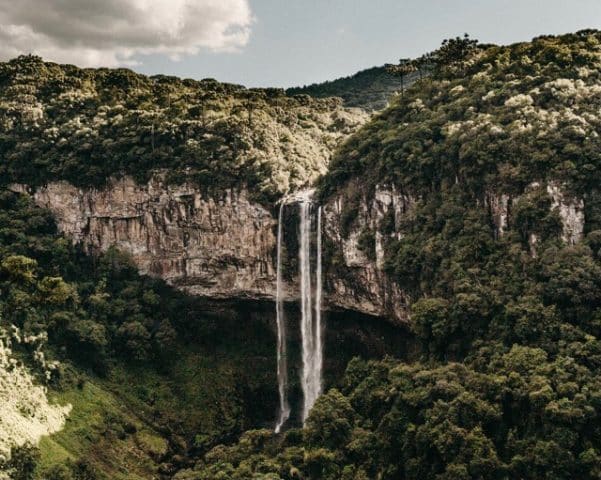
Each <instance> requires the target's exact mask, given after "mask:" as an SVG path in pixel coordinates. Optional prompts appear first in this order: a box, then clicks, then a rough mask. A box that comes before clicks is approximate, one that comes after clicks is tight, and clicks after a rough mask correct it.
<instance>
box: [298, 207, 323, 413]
mask: <svg viewBox="0 0 601 480" xmlns="http://www.w3.org/2000/svg"><path fill="white" fill-rule="evenodd" d="M317 230H318V231H317V269H316V270H317V272H316V277H317V278H316V289H315V304H313V301H312V300H313V299H312V288H311V203H310V201H309V200H308V199H307V200H304V201H301V203H300V250H299V268H300V276H301V335H302V339H303V373H302V378H301V386H302V388H303V396H304V403H303V417H302V418H303V422H304V421H305V420H306V419H307V417H308V416H309V412H310V411H311V408H313V405H314V404H315V401H316V400H317V397H319V395H320V393H321V388H322V387H321V383H322V381H321V376H322V365H323V349H322V338H321V337H322V335H321V329H322V327H321V296H322V279H321V210H320V209H318V215H317ZM313 309H315V317H313Z"/></svg>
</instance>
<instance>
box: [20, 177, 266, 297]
mask: <svg viewBox="0 0 601 480" xmlns="http://www.w3.org/2000/svg"><path fill="white" fill-rule="evenodd" d="M13 189H17V190H23V188H22V187H20V188H19V187H13ZM32 195H33V197H34V199H35V202H36V203H37V204H38V205H39V206H42V207H45V208H48V209H50V210H51V211H52V212H53V213H54V216H55V218H56V221H57V224H58V228H59V229H60V231H61V232H63V233H64V234H66V235H67V236H68V237H70V238H71V239H72V240H73V242H74V243H80V244H81V245H83V247H84V248H85V249H86V250H87V251H88V252H90V253H94V252H98V251H106V250H107V249H108V248H109V247H111V246H115V247H117V248H119V249H121V250H123V251H125V252H128V253H129V254H131V256H132V258H133V260H134V261H135V263H136V265H137V266H138V268H139V270H140V272H141V273H143V274H148V275H152V276H156V277H160V278H163V279H164V280H166V281H167V282H168V283H170V284H172V285H174V286H177V287H179V288H182V289H183V290H186V291H187V292H189V293H191V294H194V295H202V296H210V297H212V298H271V297H273V292H274V284H275V270H274V265H273V253H274V252H273V250H274V245H275V236H274V226H275V224H276V220H274V219H273V218H272V216H271V214H270V212H269V211H267V210H266V209H265V208H263V207H262V206H260V205H258V204H255V203H252V202H251V201H250V200H249V197H248V193H247V192H246V191H245V190H241V191H235V190H226V191H224V192H221V193H220V194H219V195H208V194H206V193H203V192H201V190H200V189H199V188H198V187H196V186H192V185H190V184H182V185H169V184H167V183H165V182H164V180H163V176H162V175H155V176H154V177H153V178H152V179H151V180H150V181H149V182H148V183H147V184H142V185H139V184H137V183H136V182H135V181H134V180H133V179H132V178H130V177H125V178H122V179H119V180H112V181H111V182H110V183H109V185H108V186H107V187H106V188H105V189H102V190H96V189H89V190H87V189H86V190H84V189H80V188H77V187H74V186H73V185H71V184H69V183H66V182H55V183H50V184H48V185H47V186H45V187H43V188H39V189H37V190H35V191H34V192H32Z"/></svg>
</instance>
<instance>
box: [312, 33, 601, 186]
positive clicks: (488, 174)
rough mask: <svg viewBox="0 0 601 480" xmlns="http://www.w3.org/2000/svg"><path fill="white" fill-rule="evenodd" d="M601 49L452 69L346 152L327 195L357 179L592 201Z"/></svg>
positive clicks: (580, 41)
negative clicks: (545, 188)
mask: <svg viewBox="0 0 601 480" xmlns="http://www.w3.org/2000/svg"><path fill="white" fill-rule="evenodd" d="M600 42H601V33H598V32H591V31H584V32H579V33H577V34H571V35H564V36H561V37H540V38H538V39H535V40H534V41H533V42H531V43H519V44H515V45H510V46H507V47H497V46H488V47H481V48H474V49H472V50H471V52H472V53H471V54H470V55H471V56H470V57H469V58H467V59H463V61H461V62H460V63H457V62H452V59H448V60H445V62H447V63H448V62H450V64H449V65H446V66H445V65H443V66H442V67H441V68H438V71H436V72H435V73H436V74H435V75H430V76H427V77H426V78H424V79H423V80H421V81H418V82H416V83H414V84H413V86H412V87H410V88H409V89H408V90H407V92H406V94H405V95H404V96H403V97H402V98H398V99H397V101H396V103H395V104H394V105H393V106H392V107H391V108H389V109H387V110H385V111H384V112H383V113H381V114H380V115H378V116H377V117H376V118H375V119H374V120H373V121H372V122H370V123H369V125H368V126H367V127H366V128H364V129H362V130H361V131H360V132H359V133H358V134H357V135H354V136H353V137H352V138H351V139H350V140H349V141H348V142H347V143H346V144H345V145H344V147H343V148H342V149H341V151H340V152H339V153H338V154H337V155H336V157H335V159H334V160H333V162H332V166H331V168H330V171H329V173H328V175H327V176H326V177H325V179H324V182H323V185H322V186H323V190H324V193H325V194H326V195H327V194H328V193H331V192H333V191H335V190H336V189H338V188H339V187H340V186H341V185H343V184H344V183H345V182H346V181H348V180H349V179H350V178H352V177H353V175H361V176H362V181H363V182H368V183H369V184H370V185H371V186H374V185H375V184H377V183H380V184H381V183H386V182H392V183H395V184H396V185H397V186H398V187H400V188H402V189H404V190H405V191H407V192H409V193H411V194H413V195H415V196H416V197H422V196H424V195H427V194H428V193H430V192H432V191H438V190H439V189H440V188H441V187H443V186H445V185H449V184H454V183H459V184H460V185H461V187H462V188H463V189H464V190H466V191H468V192H470V193H472V194H473V195H475V196H480V195H481V194H482V193H483V191H484V190H485V189H487V188H488V189H493V190H495V191H501V192H503V193H508V194H511V193H515V192H518V193H519V192H521V191H523V189H524V187H525V186H526V185H528V184H529V183H531V182H533V181H537V180H544V179H548V178H551V179H561V180H562V181H563V182H565V183H567V184H568V186H569V187H570V188H572V189H573V191H575V192H579V193H584V192H590V191H591V190H593V189H595V188H596V187H597V186H598V185H599V180H600V178H599V175H600V172H601V169H599V161H600V160H599V158H600V157H599V155H600V154H599V151H601V149H600V148H599V147H600V145H599V142H600V140H599V133H600V131H601V118H600V117H599V115H598V105H599V103H600V102H601V89H600V88H599V85H598V83H599V66H600V65H601V47H600V45H601V43H600ZM458 65H459V66H458Z"/></svg>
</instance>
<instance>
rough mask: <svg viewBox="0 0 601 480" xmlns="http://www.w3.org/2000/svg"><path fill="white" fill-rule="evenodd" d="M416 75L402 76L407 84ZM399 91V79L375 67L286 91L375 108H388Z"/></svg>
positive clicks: (368, 108)
mask: <svg viewBox="0 0 601 480" xmlns="http://www.w3.org/2000/svg"><path fill="white" fill-rule="evenodd" d="M417 77H418V75H417V74H416V75H410V76H407V78H404V79H403V80H404V83H405V85H408V84H410V83H411V82H413V81H414V80H416V79H417ZM400 90H401V79H400V78H398V77H395V76H394V75H390V73H388V71H387V70H386V68H385V67H373V68H368V69H367V70H362V71H360V72H358V73H356V74H354V75H351V76H349V77H344V78H339V79H337V80H330V81H327V82H323V83H317V84H313V85H308V86H304V87H295V88H289V89H288V90H286V93H287V94H288V95H298V94H307V95H311V96H312V97H316V98H324V97H340V98H342V100H343V101H344V104H345V105H346V106H348V107H358V108H362V109H364V110H367V111H374V110H382V109H383V108H385V107H387V106H388V103H389V102H390V101H391V99H392V97H393V96H394V95H395V94H397V93H398V92H400Z"/></svg>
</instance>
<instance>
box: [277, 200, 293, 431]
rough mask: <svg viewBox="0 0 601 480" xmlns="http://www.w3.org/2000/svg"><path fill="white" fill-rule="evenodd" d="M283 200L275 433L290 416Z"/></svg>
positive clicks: (280, 240)
mask: <svg viewBox="0 0 601 480" xmlns="http://www.w3.org/2000/svg"><path fill="white" fill-rule="evenodd" d="M284 206H285V202H284V201H282V203H281V205H280V212H279V214H278V240H277V242H278V244H277V249H278V251H277V267H276V300H275V302H276V303H275V308H276V322H277V327H278V354H277V357H278V393H279V396H280V411H279V414H278V420H277V423H276V425H275V433H279V432H280V429H281V428H282V425H284V423H286V420H288V417H290V405H289V404H288V396H287V394H288V358H287V352H286V350H287V349H286V319H285V318H284V299H283V295H282V233H283V228H284V227H283V225H282V223H283V222H282V220H283V214H284Z"/></svg>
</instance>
